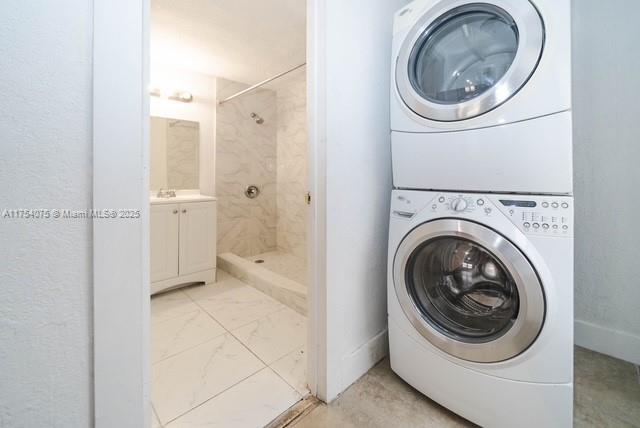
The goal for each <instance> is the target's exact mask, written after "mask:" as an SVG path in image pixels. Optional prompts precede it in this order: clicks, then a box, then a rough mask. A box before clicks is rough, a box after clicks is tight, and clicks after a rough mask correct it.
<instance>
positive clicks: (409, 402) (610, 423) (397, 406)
mask: <svg viewBox="0 0 640 428" xmlns="http://www.w3.org/2000/svg"><path fill="white" fill-rule="evenodd" d="M574 358H575V360H574V363H575V383H574V392H575V396H574V397H575V398H574V426H575V427H585V428H591V427H594V428H595V427H598V428H606V427H612V428H617V427H620V428H622V427H640V383H639V380H638V377H637V373H636V368H635V367H634V366H633V365H632V364H629V363H626V362H623V361H620V360H617V359H615V358H611V357H608V356H605V355H602V354H598V353H595V352H592V351H588V350H586V349H582V348H578V347H576V349H575V357H574ZM289 426H293V427H295V428H325V427H326V428H329V427H338V426H339V427H341V428H351V427H367V428H377V427H380V428H382V427H385V428H386V427H403V428H405V427H406V428H410V427H472V426H474V425H473V424H471V423H470V422H469V421H467V420H465V419H463V418H461V417H459V416H457V415H456V414H454V413H452V412H450V411H449V410H447V409H445V408H444V407H442V406H440V405H438V404H437V403H435V402H434V401H431V400H429V399H428V398H426V397H424V396H423V395H422V394H420V393H419V392H418V391H416V390H415V389H413V388H412V387H411V386H409V385H407V384H406V383H405V382H404V381H402V379H400V378H399V377H398V376H397V375H396V374H395V373H393V372H392V371H391V368H390V366H389V360H388V359H385V360H383V361H382V362H380V363H379V364H378V365H377V366H375V367H374V368H373V369H371V370H370V371H369V372H368V373H367V374H366V375H364V376H363V377H362V378H361V379H359V380H358V381H357V382H356V383H355V384H353V385H352V386H351V387H350V388H349V389H347V390H346V391H345V392H344V393H343V394H342V395H341V396H340V397H338V399H336V400H335V401H333V402H332V403H331V404H329V405H325V404H321V405H320V406H318V407H316V408H315V409H313V410H312V411H311V412H309V413H307V414H303V416H301V417H300V418H298V419H297V420H295V421H294V422H293V424H291V425H289Z"/></svg>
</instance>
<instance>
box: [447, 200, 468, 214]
mask: <svg viewBox="0 0 640 428" xmlns="http://www.w3.org/2000/svg"><path fill="white" fill-rule="evenodd" d="M467 206H468V204H467V201H465V200H464V199H462V198H458V199H454V200H453V202H451V209H452V210H454V211H456V212H462V211H464V210H466V209H467Z"/></svg>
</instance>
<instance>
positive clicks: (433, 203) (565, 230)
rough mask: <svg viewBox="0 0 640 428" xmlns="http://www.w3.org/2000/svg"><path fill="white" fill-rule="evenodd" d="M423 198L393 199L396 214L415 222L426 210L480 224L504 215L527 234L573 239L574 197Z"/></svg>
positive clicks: (446, 195) (449, 195)
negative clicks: (472, 220)
mask: <svg viewBox="0 0 640 428" xmlns="http://www.w3.org/2000/svg"><path fill="white" fill-rule="evenodd" d="M432 195H433V194H432ZM414 199H415V200H414ZM420 199H422V198H414V197H412V195H410V194H400V195H398V196H397V197H396V198H394V200H392V204H391V205H392V214H393V215H394V216H395V217H398V218H403V219H406V220H411V219H413V218H414V217H415V216H416V214H417V213H418V212H420V211H422V210H426V211H428V212H430V213H432V214H433V215H435V214H437V215H439V216H452V217H457V216H461V217H469V218H473V219H476V220H478V221H482V219H483V218H491V217H494V216H496V215H504V216H506V217H507V218H508V219H509V220H510V221H511V222H512V223H513V224H514V225H515V226H516V227H518V229H520V230H521V231H522V232H523V233H525V234H527V235H539V236H566V237H571V236H573V198H572V197H570V196H531V195H497V194H490V195H482V194H468V193H467V194H463V193H459V194H457V193H441V194H435V195H433V196H430V197H429V199H428V200H425V199H422V200H420ZM427 201H429V202H428V203H427ZM424 204H426V206H425V205H424Z"/></svg>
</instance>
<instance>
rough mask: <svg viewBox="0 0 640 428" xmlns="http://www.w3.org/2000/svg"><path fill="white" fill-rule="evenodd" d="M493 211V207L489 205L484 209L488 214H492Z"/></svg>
mask: <svg viewBox="0 0 640 428" xmlns="http://www.w3.org/2000/svg"><path fill="white" fill-rule="evenodd" d="M491 211H493V210H492V209H491V208H489V207H487V208H485V209H484V212H485V213H487V214H491Z"/></svg>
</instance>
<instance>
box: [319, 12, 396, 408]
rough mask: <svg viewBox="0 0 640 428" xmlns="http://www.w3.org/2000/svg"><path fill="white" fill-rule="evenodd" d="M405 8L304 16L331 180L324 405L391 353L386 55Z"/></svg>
mask: <svg viewBox="0 0 640 428" xmlns="http://www.w3.org/2000/svg"><path fill="white" fill-rule="evenodd" d="M405 3H406V2H405V1H404V0H392V1H382V0H378V1H373V2H372V1H367V0H357V1H356V0H354V1H348V2H346V1H342V0H326V1H323V2H320V3H317V2H315V1H312V2H311V4H310V7H309V8H308V10H309V11H310V13H311V14H312V15H311V19H312V22H310V38H311V41H310V50H309V63H310V67H311V70H310V71H309V76H310V79H309V83H310V92H309V94H310V98H309V103H310V106H309V107H310V111H311V112H312V113H311V117H312V121H311V122H310V128H309V132H310V139H311V144H312V146H313V147H312V150H317V151H318V152H317V153H315V155H314V156H313V157H312V159H313V161H314V162H316V163H318V164H319V165H320V168H323V166H322V163H323V157H325V156H326V165H325V166H324V167H326V181H325V182H324V183H316V184H315V186H317V187H315V188H314V189H315V191H316V196H317V198H316V203H317V204H319V206H320V209H322V210H324V211H325V212H326V230H325V231H324V234H325V238H326V248H325V249H324V250H323V254H321V258H322V259H325V260H320V261H319V262H318V263H319V265H322V264H323V263H326V270H325V274H326V281H325V282H326V284H325V283H323V282H322V281H321V283H320V284H318V287H319V288H322V287H326V290H320V291H318V293H319V294H320V296H319V297H318V302H316V304H317V305H318V306H317V307H318V308H319V310H320V311H326V316H327V323H326V325H324V326H320V329H319V335H320V336H321V337H320V341H326V347H327V355H326V356H325V357H326V373H327V376H326V378H319V379H317V385H318V393H319V395H320V397H321V398H323V399H326V400H332V399H334V398H335V397H336V395H337V394H339V393H340V392H341V391H343V390H344V389H345V388H346V387H348V386H349V385H350V384H351V383H353V382H354V381H355V380H357V378H358V377H360V376H361V375H363V374H364V373H365V372H366V371H367V370H368V369H369V368H370V367H371V366H373V365H374V364H375V363H376V362H377V361H378V360H380V359H381V358H382V357H383V356H384V355H385V354H386V352H387V338H386V328H387V316H386V262H387V260H386V259H387V230H388V222H389V217H388V216H389V200H390V192H391V184H392V183H391V155H390V136H389V135H390V132H389V77H390V63H391V59H390V55H391V54H390V47H391V28H392V20H393V13H394V12H395V11H396V10H397V9H399V8H400V7H402V6H403V5H404V4H405ZM318 164H316V165H312V166H311V171H312V174H315V172H314V171H316V170H317V169H318ZM323 173H324V172H323V171H322V170H320V171H318V174H319V175H320V177H322V175H323ZM323 187H324V191H325V192H326V196H325V195H324V194H323V189H322V188H323ZM323 199H324V200H323ZM321 276H322V275H321ZM325 293H326V294H325ZM322 372H323V369H322V368H321V369H320V370H319V373H322ZM320 376H322V375H321V374H320ZM312 379H313V375H312Z"/></svg>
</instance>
